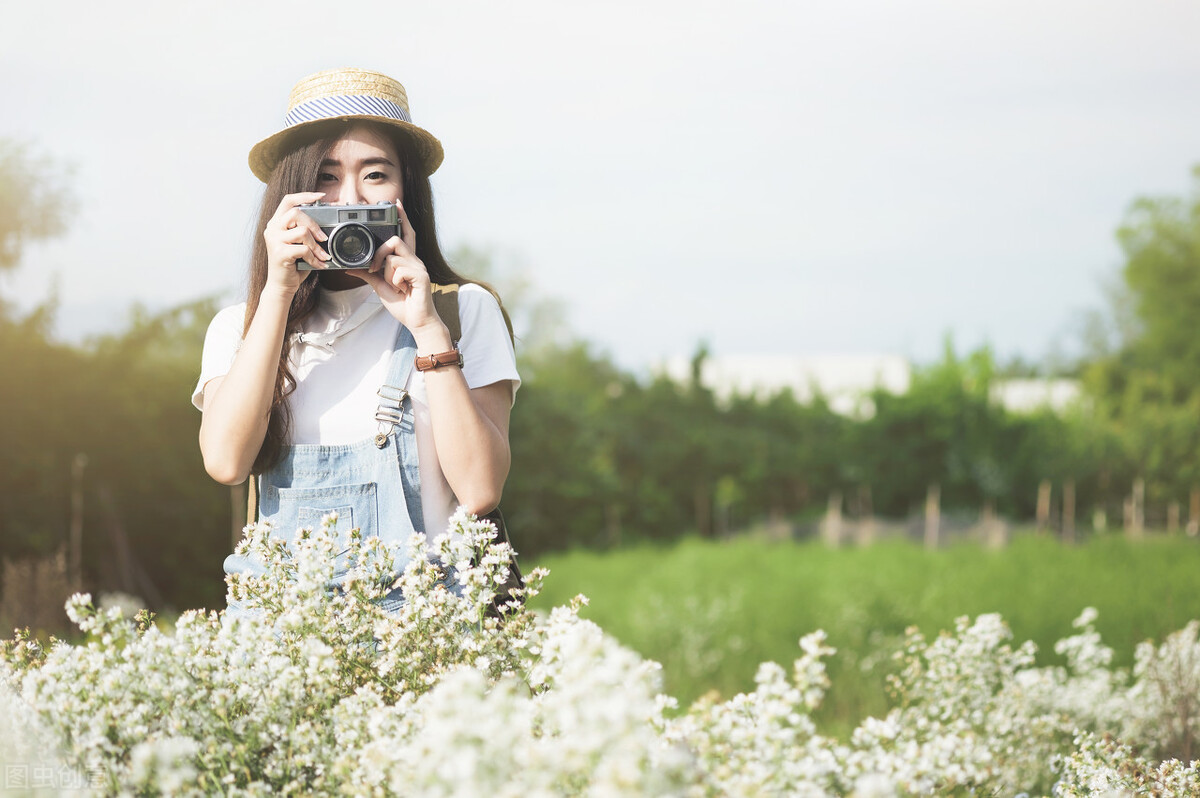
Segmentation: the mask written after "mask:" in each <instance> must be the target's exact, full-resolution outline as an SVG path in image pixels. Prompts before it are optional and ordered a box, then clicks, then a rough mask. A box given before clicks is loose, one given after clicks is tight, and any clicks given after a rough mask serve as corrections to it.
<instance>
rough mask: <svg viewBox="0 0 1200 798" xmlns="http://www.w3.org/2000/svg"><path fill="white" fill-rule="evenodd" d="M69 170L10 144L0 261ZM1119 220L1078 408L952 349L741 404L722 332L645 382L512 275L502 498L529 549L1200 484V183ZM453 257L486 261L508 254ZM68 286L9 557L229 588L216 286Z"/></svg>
mask: <svg viewBox="0 0 1200 798" xmlns="http://www.w3.org/2000/svg"><path fill="white" fill-rule="evenodd" d="M48 169H49V167H48V166H47V165H46V164H44V163H39V162H38V159H36V158H35V157H34V156H33V155H32V154H31V153H30V152H29V151H28V150H27V149H24V148H21V147H17V146H15V145H12V144H11V143H5V142H0V225H2V226H0V269H11V268H13V267H15V265H16V264H17V262H18V261H19V259H20V254H21V248H22V244H23V243H25V242H27V241H29V240H32V239H34V238H37V237H39V236H45V235H48V234H50V233H51V232H52V231H53V230H54V229H55V228H56V225H54V224H43V222H45V220H47V219H51V218H52V216H51V214H52V213H53V208H55V207H57V203H58V202H59V200H60V198H59V197H56V196H54V195H53V193H52V192H48V191H47V190H45V189H42V188H41V187H42V186H45V185H52V184H59V185H61V183H56V182H55V181H46V180H44V176H45V174H47V170H48ZM35 174H36V175H39V176H40V177H39V178H38V179H35V178H34V175H35ZM1198 180H1200V178H1198ZM1198 186H1200V182H1198ZM14 209H15V210H14ZM39 220H40V221H39ZM34 222H37V223H38V224H36V225H35V224H34ZM1119 239H1120V242H1121V245H1122V247H1123V248H1124V251H1125V254H1126V258H1127V262H1126V266H1125V270H1124V272H1123V278H1124V279H1123V288H1122V290H1121V292H1120V294H1119V300H1120V301H1119V302H1118V303H1116V304H1114V310H1113V312H1112V316H1111V318H1108V319H1107V320H1106V324H1108V325H1109V326H1110V329H1108V330H1107V331H1100V332H1098V333H1096V340H1097V343H1095V344H1094V345H1093V346H1092V350H1093V351H1092V354H1091V356H1090V357H1089V358H1088V359H1087V360H1086V361H1085V362H1084V363H1082V364H1081V365H1080V366H1079V369H1078V373H1079V374H1080V375H1082V380H1083V382H1084V384H1085V386H1086V389H1087V399H1086V401H1084V402H1082V403H1080V405H1079V406H1078V407H1076V408H1075V409H1073V410H1070V411H1067V412H1061V413H1055V412H1052V411H1050V410H1041V411H1037V412H1033V413H1021V414H1018V413H1012V412H1009V411H1007V410H1005V409H1004V408H1003V407H1002V406H1000V405H999V404H998V403H997V402H996V401H994V399H993V391H992V387H993V385H994V383H995V381H996V380H997V379H998V376H999V375H998V368H997V365H996V363H995V361H994V359H993V357H992V356H991V354H990V353H989V352H988V351H986V350H981V351H976V352H973V353H968V354H966V355H962V356H960V355H958V354H957V353H956V352H955V351H954V350H953V348H952V347H950V346H949V345H948V346H947V349H946V353H945V355H944V357H943V358H942V360H941V361H940V362H937V363H933V364H929V365H925V366H920V367H917V368H916V369H915V370H914V373H913V378H912V382H911V387H910V389H909V390H908V391H907V392H905V393H903V394H895V393H890V392H888V391H886V390H883V389H878V390H875V391H873V392H871V393H870V394H869V395H868V396H867V397H866V399H867V402H868V404H869V406H870V407H871V408H872V409H873V412H871V413H868V414H864V415H862V416H861V417H857V418H851V417H847V416H844V415H839V414H838V413H836V412H834V411H833V409H832V408H831V407H830V404H829V402H828V401H827V400H826V399H825V398H823V397H820V396H817V397H816V398H814V399H811V400H808V401H800V400H798V399H797V398H796V397H795V396H794V395H792V394H791V393H790V392H787V391H783V392H779V393H776V394H775V395H772V396H769V397H754V396H744V395H735V396H733V397H730V398H726V399H724V400H722V399H719V398H718V397H717V396H716V395H715V394H714V393H713V392H712V391H711V390H710V389H709V388H708V387H706V386H705V385H704V384H702V382H701V380H700V379H699V374H700V371H701V367H702V365H703V361H704V358H705V357H706V356H707V354H706V352H705V350H704V348H703V347H701V348H699V349H698V350H697V352H696V354H695V358H694V361H693V369H692V373H693V376H692V379H690V380H685V381H673V380H670V379H667V378H666V377H662V376H659V377H653V378H649V379H645V378H637V377H635V376H634V375H631V374H630V373H627V372H625V371H623V370H622V369H620V368H618V367H617V366H616V365H614V363H613V362H612V361H611V360H610V359H609V358H608V357H607V356H605V355H604V354H603V353H601V352H598V351H597V350H595V349H594V348H593V347H592V346H591V345H589V344H588V343H586V342H582V341H578V340H573V339H572V337H571V336H570V335H569V333H568V332H567V331H566V330H565V325H564V324H563V322H562V314H561V311H560V310H559V309H558V308H557V307H556V305H555V303H553V302H547V301H540V300H538V299H537V297H536V295H535V292H533V291H532V289H531V287H530V286H528V285H527V284H515V283H514V284H511V285H503V284H502V285H501V286H500V287H501V289H502V292H503V294H504V296H505V300H506V303H507V304H509V305H510V308H511V310H512V313H513V316H514V321H515V323H516V326H517V329H518V351H519V353H520V358H521V373H522V375H523V378H524V384H523V387H522V388H521V391H520V394H519V398H518V402H517V404H516V406H515V408H514V412H513V418H512V428H511V441H512V447H513V467H512V473H511V476H510V479H509V482H508V486H507V488H506V493H505V499H504V503H503V507H504V508H505V512H506V515H507V517H508V520H509V527H510V530H511V532H512V535H513V538H514V542H515V544H516V545H517V548H518V550H520V551H521V552H522V553H523V554H524V555H526V556H527V557H528V556H536V555H537V554H539V553H541V552H545V551H548V550H551V549H556V548H562V547H568V546H578V545H583V546H615V545H620V544H622V543H626V542H631V541H640V540H666V539H671V538H675V537H678V536H680V535H682V534H686V533H698V534H701V535H720V534H724V533H726V532H728V531H732V530H734V529H737V528H742V527H745V526H746V525H749V524H753V523H758V522H762V521H771V520H783V519H796V518H798V517H802V516H804V515H810V516H811V515H816V514H819V513H820V512H821V511H822V510H823V509H824V507H825V505H826V502H827V499H828V497H829V495H830V494H832V493H835V492H836V493H840V494H842V495H844V496H846V497H849V498H850V502H849V503H850V504H851V505H852V509H857V510H858V511H860V512H873V513H876V514H879V515H886V516H893V517H898V516H906V515H908V514H911V513H914V512H919V510H920V508H921V506H922V505H923V503H924V500H925V495H926V489H927V487H928V486H929V485H931V484H937V485H939V486H940V493H941V501H942V504H943V506H945V507H947V508H962V509H969V510H971V511H975V512H977V511H978V510H979V508H980V507H982V506H984V505H990V506H992V507H994V508H995V509H996V511H997V512H999V513H1001V514H1005V515H1008V516H1010V517H1015V518H1021V519H1024V518H1029V517H1031V516H1032V515H1033V513H1034V509H1035V508H1034V505H1035V502H1036V500H1037V487H1038V485H1039V484H1040V483H1042V482H1043V481H1045V480H1050V481H1052V482H1054V483H1056V484H1061V483H1062V482H1064V481H1066V480H1071V481H1072V482H1073V484H1074V485H1075V488H1076V495H1077V497H1078V502H1079V506H1080V508H1081V509H1082V510H1086V509H1088V508H1091V507H1094V506H1109V505H1111V504H1112V503H1113V502H1119V501H1120V499H1121V497H1122V496H1123V494H1124V493H1126V492H1127V491H1128V489H1129V485H1130V484H1131V482H1132V481H1133V480H1134V479H1135V478H1138V477H1142V478H1144V479H1145V480H1146V484H1147V491H1148V493H1149V494H1150V495H1151V496H1152V497H1158V498H1159V499H1175V500H1180V501H1182V500H1184V499H1185V498H1186V497H1187V495H1188V494H1189V492H1190V491H1191V490H1192V489H1193V487H1194V486H1196V485H1197V484H1198V483H1200V458H1198V457H1197V452H1198V451H1200V446H1198V445H1197V444H1198V443H1200V424H1198V423H1197V420H1198V418H1200V417H1198V415H1197V411H1198V410H1200V340H1197V339H1196V337H1195V336H1194V335H1193V334H1192V331H1191V325H1190V315H1191V309H1192V308H1193V307H1195V306H1196V302H1195V300H1196V299H1200V193H1197V194H1195V195H1193V196H1192V197H1191V198H1186V199H1184V198H1163V199H1141V200H1138V201H1136V202H1135V203H1134V204H1133V205H1132V207H1131V209H1130V211H1129V214H1128V216H1127V218H1126V220H1125V222H1124V224H1123V225H1122V226H1121V229H1120V231H1119ZM454 260H455V262H456V264H457V266H458V267H459V268H460V269H461V270H462V271H463V272H464V273H468V274H475V275H482V276H484V277H487V276H488V275H487V272H488V269H489V262H490V257H489V255H488V254H487V253H481V252H478V251H472V250H462V251H460V252H458V253H457V256H456V257H455V258H454ZM53 304H54V303H53V300H50V301H49V302H48V303H47V304H46V306H44V307H41V308H38V309H36V310H34V311H32V312H27V313H24V314H21V313H19V312H18V311H17V310H16V309H15V308H14V307H13V306H12V305H11V304H0V364H2V366H3V370H4V379H3V380H0V414H2V417H3V418H4V419H5V421H6V423H5V432H4V433H3V442H4V443H3V454H4V457H0V555H3V556H4V557H6V558H21V557H31V556H44V555H47V554H49V553H51V552H54V551H57V550H60V549H61V547H62V546H63V545H64V543H65V541H66V539H67V534H68V533H67V530H68V529H69V528H70V527H71V525H72V523H73V522H75V523H82V527H83V529H84V530H85V535H84V538H83V541H84V547H83V553H84V577H85V580H84V581H85V585H86V586H88V587H89V588H91V589H102V588H108V589H127V590H132V591H133V592H136V593H138V594H139V595H141V596H142V597H143V598H145V599H147V600H148V601H149V602H151V603H154V604H158V605H167V606H173V607H176V608H182V607H189V606H209V607H219V606H221V605H222V597H223V583H222V579H221V573H222V572H221V561H222V559H223V558H224V556H225V555H226V554H227V553H228V551H229V549H230V546H231V527H232V523H231V519H232V518H237V517H238V515H239V513H240V512H241V508H237V507H233V506H232V504H231V495H230V490H229V489H228V488H225V487H223V486H220V485H217V484H216V483H215V482H213V481H212V480H211V479H209V478H208V477H207V475H206V474H205V473H204V470H203V467H202V464H201V460H200V454H199V449H198V446H197V442H196V435H197V430H198V428H199V421H200V416H199V413H197V412H196V411H195V409H194V408H192V407H191V405H190V403H189V401H188V397H189V395H190V392H191V390H192V387H193V385H194V382H195V379H196V375H197V373H198V369H199V362H200V350H201V345H202V342H203V335H204V330H205V329H206V326H207V323H208V321H209V319H210V318H211V317H212V315H213V313H214V312H215V311H216V309H217V308H216V304H215V302H214V301H213V300H211V299H204V300H199V301H196V302H192V303H189V304H187V305H185V306H182V307H179V308H175V309H173V310H170V311H168V312H165V313H148V312H146V311H144V310H140V309H137V308H135V309H134V310H133V311H132V313H131V316H130V318H129V321H128V323H127V325H126V329H125V331H123V332H121V333H119V334H114V335H107V336H103V337H100V338H96V339H93V340H91V341H89V342H87V343H86V344H82V345H68V344H65V343H61V342H59V341H56V340H55V339H54V337H53V335H52V334H51V328H52V322H53V315H54V306H53ZM1122 309H1124V311H1122ZM1122 312H1124V315H1122ZM81 454H82V455H85V456H86V458H87V459H86V464H85V465H83V467H82V470H81V471H80V470H79V465H80V463H81V461H79V460H78V459H77V457H78V455H81ZM73 466H75V476H74V477H73ZM73 490H74V491H75V493H76V495H75V496H74V497H73ZM73 498H74V499H77V501H75V502H74V503H73Z"/></svg>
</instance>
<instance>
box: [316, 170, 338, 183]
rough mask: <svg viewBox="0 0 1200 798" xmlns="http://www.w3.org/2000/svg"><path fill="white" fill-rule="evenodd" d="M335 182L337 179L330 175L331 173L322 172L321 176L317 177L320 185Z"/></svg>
mask: <svg viewBox="0 0 1200 798" xmlns="http://www.w3.org/2000/svg"><path fill="white" fill-rule="evenodd" d="M334 180H337V178H336V177H335V176H334V175H332V174H330V173H329V172H321V173H320V174H318V175H317V182H318V183H329V182H332V181H334Z"/></svg>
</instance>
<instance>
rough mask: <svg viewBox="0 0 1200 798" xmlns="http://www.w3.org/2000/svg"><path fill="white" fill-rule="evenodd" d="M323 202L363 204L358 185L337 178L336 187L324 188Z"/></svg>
mask: <svg viewBox="0 0 1200 798" xmlns="http://www.w3.org/2000/svg"><path fill="white" fill-rule="evenodd" d="M323 201H324V202H327V203H329V204H330V205H363V204H364V202H363V198H362V195H361V194H360V193H359V191H358V186H356V185H355V184H354V182H353V181H350V180H339V181H338V182H337V187H336V188H327V189H325V198H324V200H323Z"/></svg>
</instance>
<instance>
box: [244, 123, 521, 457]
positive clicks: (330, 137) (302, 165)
mask: <svg viewBox="0 0 1200 798" xmlns="http://www.w3.org/2000/svg"><path fill="white" fill-rule="evenodd" d="M358 126H361V127H367V128H370V129H371V130H373V131H375V132H376V133H378V134H379V135H381V136H383V137H384V138H386V139H387V140H388V141H391V142H392V143H393V145H394V146H395V148H396V152H397V154H398V155H399V157H400V169H401V173H402V175H403V177H402V180H403V186H404V212H405V214H406V215H407V216H408V220H409V223H410V224H412V226H413V230H414V231H415V232H416V236H417V253H416V254H417V257H418V258H420V259H421V261H422V262H423V263H424V264H425V268H426V270H427V271H428V272H429V278H430V280H431V281H433V282H434V283H438V284H441V285H451V284H452V285H464V284H466V283H474V284H476V285H481V286H483V287H484V288H486V289H487V290H488V291H490V292H491V293H492V295H493V296H495V297H496V301H497V302H499V301H500V297H499V295H498V294H496V291H495V290H494V289H493V288H492V287H491V286H489V285H487V284H485V283H481V282H479V281H476V280H469V279H467V278H465V277H463V276H462V275H460V274H458V273H457V272H456V271H454V269H453V268H451V266H450V264H449V263H447V262H446V258H445V256H444V255H443V254H442V249H441V246H440V245H439V243H438V237H437V224H436V222H435V219H434V214H433V189H432V187H431V186H430V183H429V176H428V175H426V174H424V172H423V170H421V169H420V168H415V167H414V165H413V163H412V158H411V156H410V153H409V149H408V146H407V144H406V140H405V139H404V138H403V137H402V136H398V135H395V134H394V132H393V129H392V128H391V127H390V126H388V125H381V124H374V123H372V122H369V121H367V122H364V121H354V122H330V123H328V124H324V125H314V126H313V130H312V134H311V135H310V136H309V137H308V138H306V139H304V140H301V141H300V142H299V143H298V145H296V146H294V147H293V148H292V149H291V150H290V151H288V152H287V153H286V154H285V155H284V156H283V157H282V158H281V159H280V160H279V163H278V164H277V165H276V166H275V170H274V171H273V172H272V173H271V179H270V180H269V181H268V182H267V186H266V188H265V189H264V191H263V199H262V206H261V208H260V210H259V214H258V224H257V226H256V227H255V232H254V239H253V241H252V242H251V255H250V280H249V285H248V287H247V295H246V320H245V326H244V328H243V335H244V334H245V333H246V332H247V331H249V329H250V322H251V321H253V320H254V314H255V313H256V312H257V311H258V300H259V297H260V295H261V294H262V291H263V288H265V287H266V284H267V244H266V240H265V239H264V238H263V231H264V230H265V229H266V227H267V222H269V221H270V220H271V217H272V216H274V215H275V211H276V210H277V209H278V208H279V203H280V202H282V201H283V198H284V197H285V196H287V195H288V194H296V193H299V192H303V191H312V190H313V187H314V186H316V185H317V178H318V174H319V171H320V167H321V163H322V162H323V161H324V160H325V158H326V157H328V155H329V151H330V150H331V149H332V148H333V145H334V144H336V143H337V141H338V139H340V138H341V137H342V136H343V135H345V134H346V132H347V131H349V130H350V129H351V128H352V127H358ZM320 291H321V287H320V282H319V281H318V280H317V278H315V277H313V276H311V273H310V276H309V278H308V279H306V280H305V281H304V282H302V283H301V284H300V288H299V289H297V291H296V294H295V295H294V296H293V297H292V305H291V307H290V308H289V309H288V318H287V327H286V328H285V330H284V337H283V346H282V347H281V349H280V352H279V366H278V369H277V370H276V373H275V392H274V396H273V397H272V399H271V416H270V419H269V421H268V423H267V434H266V437H265V438H264V439H263V444H262V448H261V449H259V451H258V456H257V457H256V458H255V459H254V466H253V469H252V470H253V472H254V473H256V474H261V473H262V472H263V471H266V470H267V469H268V468H270V467H271V466H272V465H274V464H275V463H276V462H278V460H279V457H280V455H281V454H282V452H283V447H284V445H285V443H286V441H287V438H288V433H289V432H290V430H291V422H292V419H291V410H290V408H289V406H288V401H287V399H288V396H289V395H290V394H291V393H292V391H294V390H295V377H294V375H293V374H292V372H291V369H289V368H288V351H289V349H290V348H291V342H292V338H293V334H294V333H295V332H297V331H298V330H299V329H300V326H301V324H302V323H303V322H304V320H305V319H306V318H308V317H309V316H310V315H311V314H312V312H313V311H314V310H316V307H317V298H318V296H319V292H320ZM500 309H501V312H503V313H504V321H505V324H507V325H508V331H509V334H510V335H511V334H512V322H511V321H510V320H509V317H508V312H507V311H505V310H504V305H503V304H501V305H500Z"/></svg>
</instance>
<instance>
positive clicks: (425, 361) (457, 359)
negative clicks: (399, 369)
mask: <svg viewBox="0 0 1200 798" xmlns="http://www.w3.org/2000/svg"><path fill="white" fill-rule="evenodd" d="M462 364H463V356H462V352H459V351H458V349H451V350H450V351H449V352H439V353H437V354H436V355H429V356H427V357H421V356H420V355H417V359H416V361H414V365H415V366H416V369H417V371H430V370H432V369H440V368H441V367H442V366H458V367H459V368H462Z"/></svg>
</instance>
